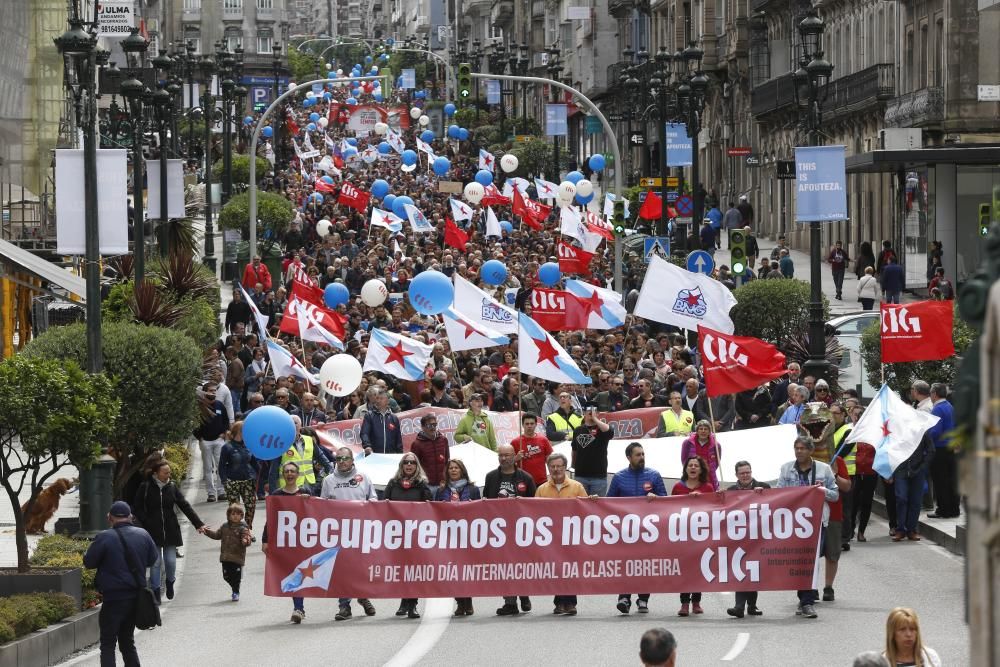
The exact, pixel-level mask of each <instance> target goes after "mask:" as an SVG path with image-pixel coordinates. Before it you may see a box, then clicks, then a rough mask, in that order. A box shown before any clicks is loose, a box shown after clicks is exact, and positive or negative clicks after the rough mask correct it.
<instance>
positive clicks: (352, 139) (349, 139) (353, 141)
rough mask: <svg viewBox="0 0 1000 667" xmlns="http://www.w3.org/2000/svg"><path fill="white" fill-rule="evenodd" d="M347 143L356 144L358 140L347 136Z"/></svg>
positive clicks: (349, 144)
mask: <svg viewBox="0 0 1000 667" xmlns="http://www.w3.org/2000/svg"><path fill="white" fill-rule="evenodd" d="M347 145H348V146H357V145H358V140H357V139H355V138H354V137H347Z"/></svg>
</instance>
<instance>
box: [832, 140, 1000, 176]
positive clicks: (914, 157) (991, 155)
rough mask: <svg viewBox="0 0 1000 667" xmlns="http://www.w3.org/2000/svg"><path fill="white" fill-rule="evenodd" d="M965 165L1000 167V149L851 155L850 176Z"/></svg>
mask: <svg viewBox="0 0 1000 667" xmlns="http://www.w3.org/2000/svg"><path fill="white" fill-rule="evenodd" d="M933 164H962V165H986V166H997V167H1000V146H951V147H945V148H916V149H912V148H911V149H905V150H879V151H870V152H868V153H858V154H856V155H849V156H848V157H847V160H846V166H847V173H848V174H874V173H887V172H890V173H891V172H896V171H900V170H903V169H910V168H912V167H915V166H917V165H933Z"/></svg>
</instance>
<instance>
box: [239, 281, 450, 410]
mask: <svg viewBox="0 0 1000 667" xmlns="http://www.w3.org/2000/svg"><path fill="white" fill-rule="evenodd" d="M409 291H410V305H412V306H413V307H414V308H415V309H416V311H417V312H418V313H421V314H423V315H438V314H440V313H443V312H444V311H445V309H447V308H448V306H450V305H451V302H452V301H454V300H455V287H454V285H452V284H451V280H450V279H449V278H448V276H446V275H444V274H443V273H441V272H440V271H434V270H428V271H423V272H421V273H418V274H417V275H416V277H414V278H413V280H411V281H410V290H409ZM250 414H253V413H250Z"/></svg>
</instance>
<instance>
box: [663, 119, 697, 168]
mask: <svg viewBox="0 0 1000 667" xmlns="http://www.w3.org/2000/svg"><path fill="white" fill-rule="evenodd" d="M693 160H694V153H693V151H692V150H691V137H689V136H688V133H687V125H685V124H684V123H667V166H668V167H690V166H691V163H692V162H693Z"/></svg>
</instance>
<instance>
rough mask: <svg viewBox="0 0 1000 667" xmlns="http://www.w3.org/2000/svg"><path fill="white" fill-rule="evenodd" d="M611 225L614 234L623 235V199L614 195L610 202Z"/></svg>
mask: <svg viewBox="0 0 1000 667" xmlns="http://www.w3.org/2000/svg"><path fill="white" fill-rule="evenodd" d="M611 226H612V227H613V228H614V230H615V236H625V200H624V199H622V198H621V197H615V201H614V202H613V204H612V212H611Z"/></svg>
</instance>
